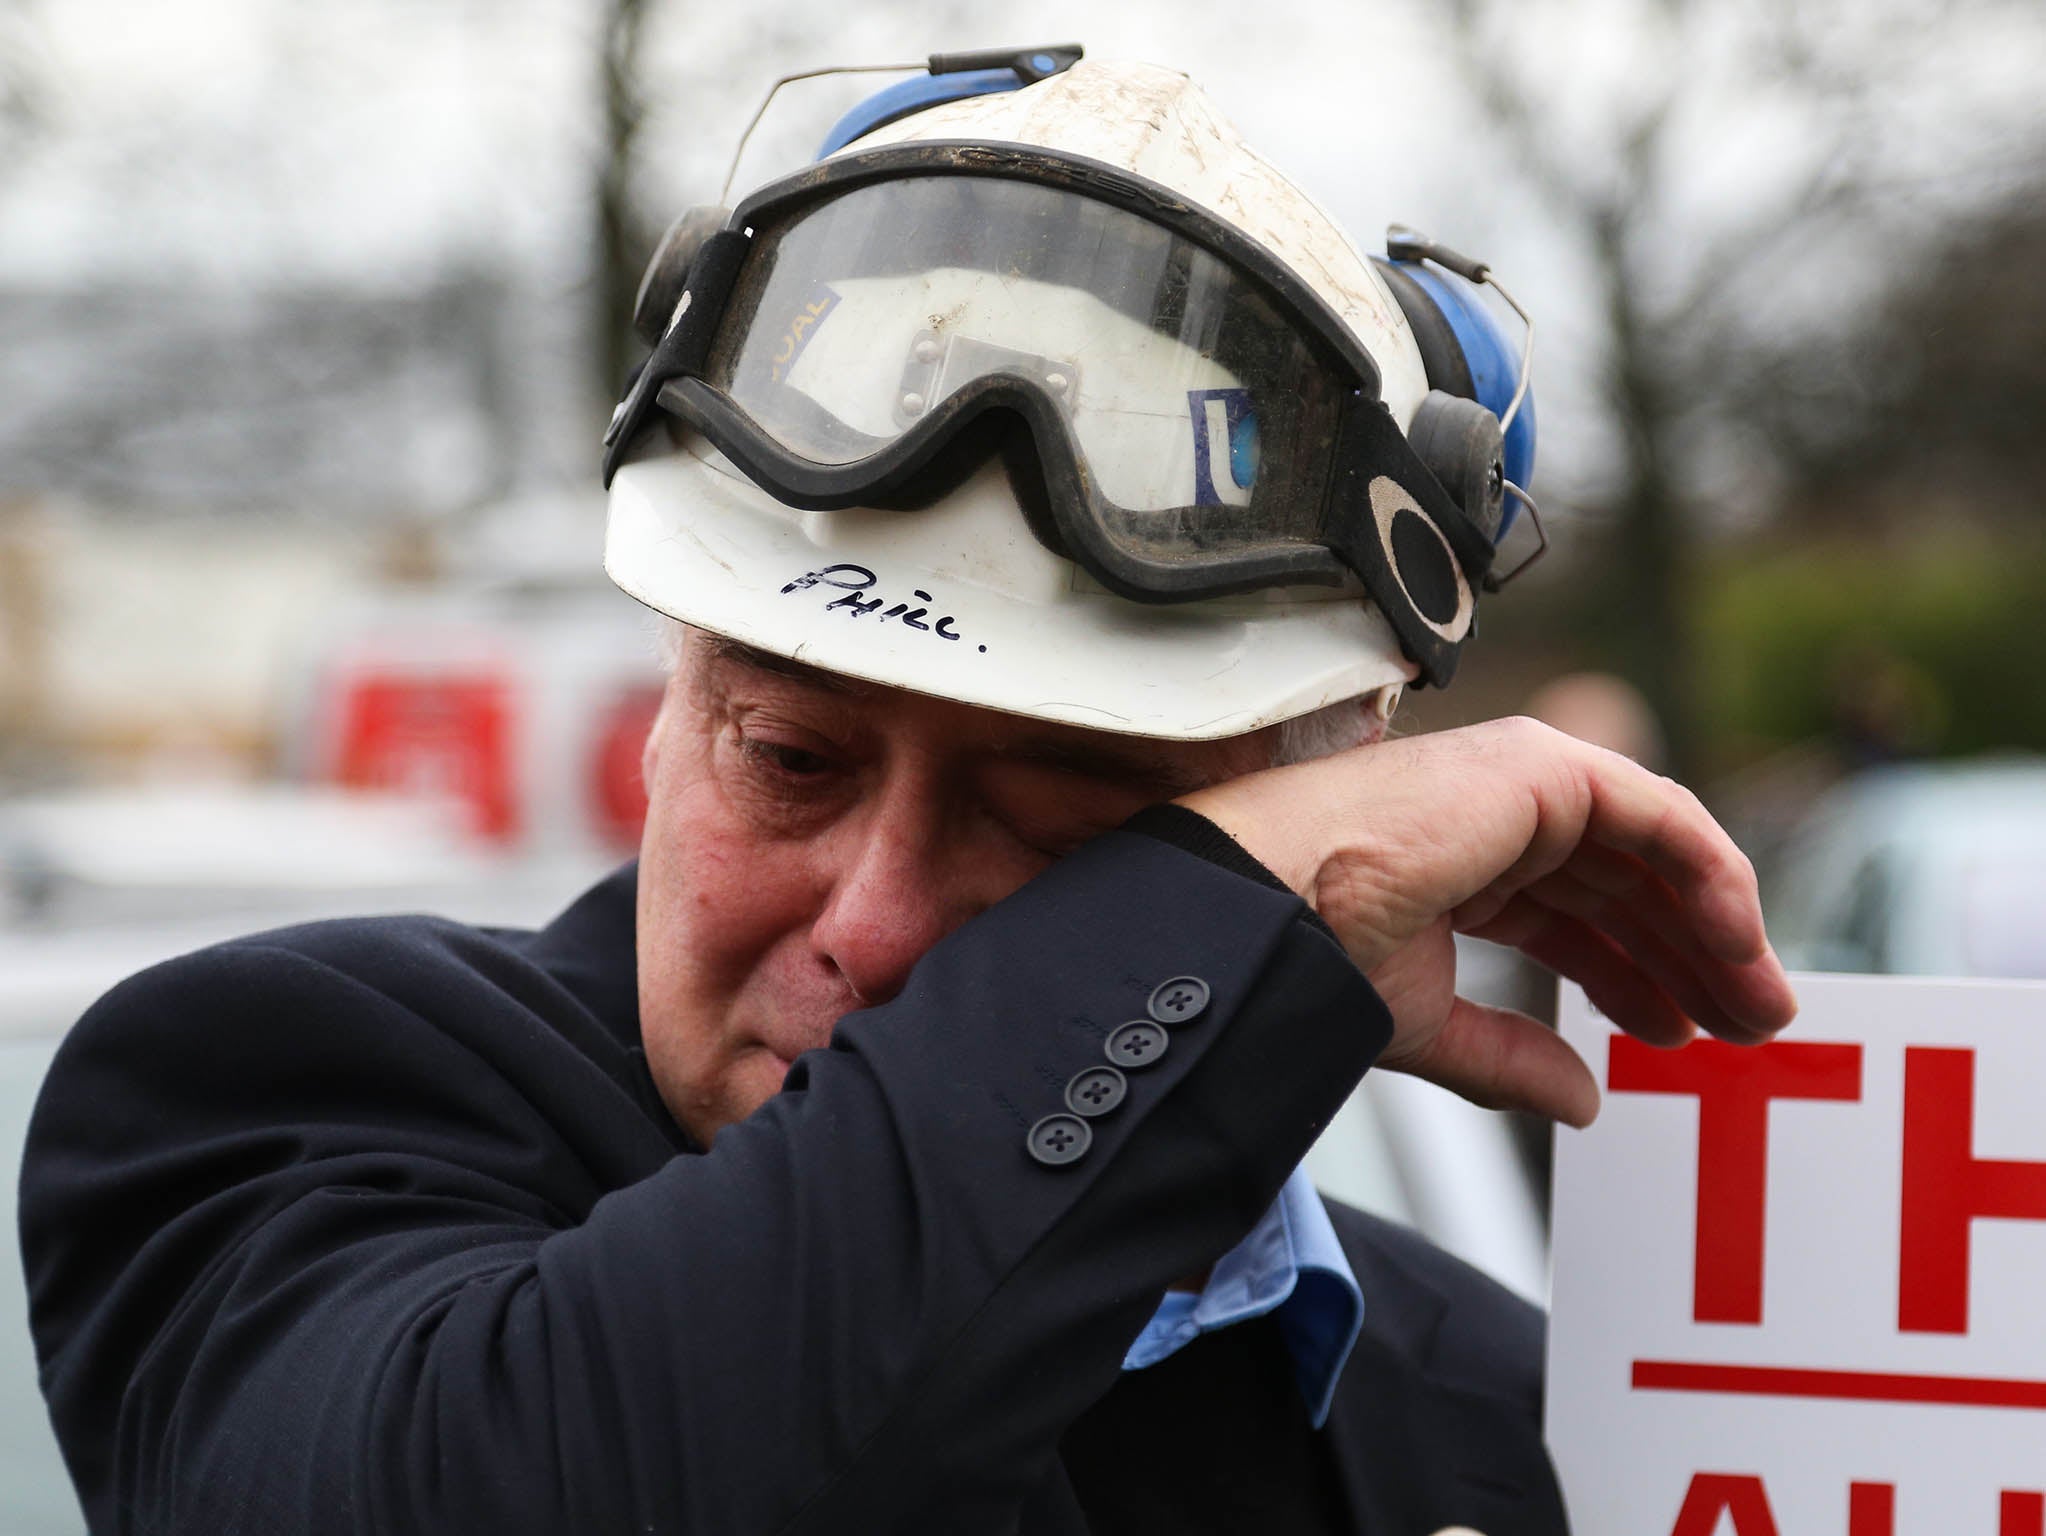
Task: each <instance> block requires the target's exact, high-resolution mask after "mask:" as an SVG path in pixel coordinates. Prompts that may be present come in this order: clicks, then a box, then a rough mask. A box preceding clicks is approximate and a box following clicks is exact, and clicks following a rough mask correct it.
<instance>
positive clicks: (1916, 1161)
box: [1897, 1046, 2046, 1333]
mask: <svg viewBox="0 0 2046 1536" xmlns="http://www.w3.org/2000/svg"><path fill="white" fill-rule="evenodd" d="M1978 1216H2001V1217H2006V1218H2013V1219H2017V1220H2030V1221H2046V1163H2003V1162H1991V1161H1989V1160H1987V1159H1978V1158H1977V1157H1976V1156H1975V1053H1974V1052H1973V1051H1967V1050H1956V1049H1951V1048H1947V1047H1933V1046H1913V1047H1912V1048H1911V1049H1909V1050H1907V1051H1906V1052H1905V1053H1904V1200H1903V1211H1902V1217H1901V1220H1900V1221H1899V1222H1898V1235H1897V1243H1898V1248H1899V1250H1900V1252H1899V1259H1898V1265H1897V1326H1898V1327H1899V1328H1900V1329H1902V1330H1903V1331H1904V1332H1906V1333H1966V1332H1967V1331H1968V1224H1969V1222H1971V1221H1973V1220H1974V1219H1975V1218H1976V1217H1978Z"/></svg>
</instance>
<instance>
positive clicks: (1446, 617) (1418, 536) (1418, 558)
mask: <svg viewBox="0 0 2046 1536" xmlns="http://www.w3.org/2000/svg"><path fill="white" fill-rule="evenodd" d="M1371 515H1372V517H1373V518H1374V519H1375V520H1376V521H1377V524H1378V543H1379V547H1380V548H1381V549H1383V550H1384V551H1385V563H1386V566H1387V568H1388V569H1389V570H1390V571H1391V572H1392V579H1393V580H1394V581H1396V582H1398V583H1399V588H1400V592H1401V594H1402V595H1403V596H1405V598H1406V600H1407V603H1408V605H1409V606H1410V607H1411V608H1412V609H1413V610H1414V616H1415V617H1416V618H1418V619H1419V620H1420V621H1421V622H1422V623H1423V624H1425V625H1427V626H1428V628H1429V629H1431V630H1433V631H1434V632H1435V633H1436V634H1437V635H1440V636H1441V637H1442V638H1443V639H1444V640H1447V641H1448V642H1449V643H1450V644H1452V645H1455V644H1457V643H1458V642H1459V641H1461V640H1462V639H1463V637H1464V635H1465V634H1466V633H1468V632H1469V630H1470V627H1471V612H1472V610H1473V609H1474V608H1475V607H1476V601H1475V599H1474V598H1473V597H1472V595H1471V584H1470V582H1468V581H1467V580H1465V579H1464V574H1463V567H1462V566H1461V565H1459V564H1458V563H1457V559H1456V552H1455V551H1454V550H1452V549H1451V548H1450V547H1449V540H1447V539H1445V538H1444V537H1443V536H1442V530H1441V529H1440V528H1437V527H1436V526H1435V524H1434V521H1433V520H1432V519H1431V518H1430V517H1429V516H1428V514H1427V513H1425V512H1423V511H1422V510H1421V508H1420V504H1419V503H1418V502H1416V501H1415V500H1414V498H1413V497H1412V496H1411V495H1410V494H1408V492H1407V490H1406V489H1405V487H1403V486H1402V485H1400V483H1399V482H1398V481H1396V480H1393V479H1391V478H1390V477H1388V476H1386V475H1380V476H1378V477H1377V478H1376V479H1374V480H1373V481H1372V482H1371Z"/></svg>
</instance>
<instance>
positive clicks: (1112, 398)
mask: <svg viewBox="0 0 2046 1536" xmlns="http://www.w3.org/2000/svg"><path fill="white" fill-rule="evenodd" d="M1077 54H1078V50H1077V49H1073V50H1071V51H1070V54H1061V55H1060V56H1059V57H1058V58H1056V59H1053V58H1051V57H1049V56H1047V54H1046V52H1045V51H1042V50H1039V51H1035V52H1031V51H1026V53H1025V54H1023V55H1018V56H1016V58H1015V59H1014V60H1012V61H1011V62H1010V67H1009V68H1007V69H1003V70H986V71H981V72H980V75H981V77H983V78H988V79H991V81H992V83H993V84H994V85H995V86H998V87H999V88H1000V89H1001V93H1000V94H979V95H972V96H968V97H966V98H965V99H959V100H953V101H949V102H945V103H942V104H938V105H929V104H928V102H929V100H930V96H931V94H933V93H934V91H933V85H932V83H933V82H938V83H939V85H938V87H937V90H939V91H948V92H950V93H952V94H958V91H959V89H960V86H961V79H960V77H959V76H958V75H957V74H956V72H947V73H952V78H951V79H949V80H948V79H947V77H946V73H941V72H939V70H938V68H937V64H938V61H935V60H934V61H933V63H934V72H933V74H932V75H931V76H930V77H927V78H926V79H922V80H919V81H917V82H909V83H908V86H909V90H908V99H909V105H910V107H911V109H912V110H910V112H909V114H908V115H906V116H900V117H895V114H896V113H897V112H899V111H900V110H901V108H902V102H903V99H904V88H903V87H897V88H896V89H895V91H894V93H893V94H892V96H891V94H890V93H883V96H882V97H879V98H876V99H875V101H874V102H873V103H870V104H869V105H868V107H867V108H865V109H864V110H863V112H856V113H855V114H854V117H853V120H852V122H851V125H850V128H849V129H848V128H847V127H846V125H842V127H841V132H840V134H839V135H837V136H836V137H837V138H838V139H841V140H842V139H845V138H847V137H848V135H849V134H856V135H857V136H853V137H850V142H847V143H843V144H842V145H841V144H839V143H836V142H835V143H833V144H828V145H827V150H830V151H835V152H831V153H828V154H827V155H826V157H825V158H823V159H822V160H821V161H820V162H819V163H818V164H816V165H814V166H811V167H809V168H807V169H805V170H804V171H802V172H800V173H798V174H796V175H794V176H791V177H788V178H785V179H783V180H781V181H778V182H775V183H773V184H771V185H769V186H767V187H765V188H763V189H762V190H760V191H758V192H756V193H754V194H753V195H752V196H751V197H749V198H747V199H745V200H744V201H743V202H742V203H741V204H740V205H739V207H738V209H737V210H736V211H735V212H733V213H732V214H730V215H729V216H725V217H722V218H721V219H706V218H705V217H704V215H703V214H702V213H701V212H699V213H697V214H695V215H692V216H690V217H688V218H685V220H683V221H681V222H680V223H678V225H677V228H676V230H674V231H671V235H670V240H669V242H668V244H667V246H666V248H665V249H664V251H663V253H662V254H661V255H660V256H658V257H657V258H656V261H655V265H654V268H653V269H652V270H650V272H649V276H648V282H647V284H646V285H645V286H644V287H643V289H642V303H641V312H642V316H643V317H644V316H646V315H647V314H649V313H651V314H652V316H653V318H654V321H655V326H654V327H650V328H649V330H650V331H651V333H652V334H651V335H650V338H649V339H653V337H654V336H657V337H658V340H657V341H656V344H655V348H654V353H653V355H652V357H650V358H649V359H648V362H647V365H646V366H645V368H644V369H643V370H642V371H641V373H640V375H639V377H638V379H637V380H636V381H635V383H634V386H633V388H632V390H631V392H630V393H629V394H628V396H627V397H626V400H625V401H624V403H623V404H621V405H620V407H619V409H618V411H617V413H616V415H615V416H614V418H613V421H612V428H611V432H610V434H609V435H608V436H607V438H606V442H607V444H608V445H609V451H608V453H607V457H606V466H605V467H606V476H607V482H608V483H609V485H610V487H611V506H610V530H609V537H608V544H607V549H606V556H605V564H606V567H607V568H608V570H609V571H610V574H611V576H612V579H613V580H615V581H616V582H617V583H618V584H619V586H621V587H623V588H624V589H625V590H626V591H627V592H629V593H631V594H632V595H633V596H634V597H637V598H638V599H640V600H641V601H642V602H644V603H646V604H648V605H649V606H651V607H653V608H655V609H658V610H659V611H660V612H662V613H666V614H669V615H672V616H673V617H675V618H678V619H681V620H684V621H686V622H687V623H690V624H692V625H696V626H698V627H700V628H703V629H707V630H710V631H713V632H715V633H718V634H721V635H726V636H729V637H731V638H733V639H736V640H739V641H742V642H744V643H745V644H748V645H751V646H755V647H758V648H760V649H763V650H766V651H770V652H773V653H776V654H779V655H783V656H788V657H792V658H796V659H799V660H802V661H806V662H810V663H813V664H815V665H817V666H820V667H823V668H826V669H828V670H830V671H833V672H838V673H843V674H846V675H848V676H852V677H858V678H864V679H868V680H871V681H874V682H879V683H885V684H888V685H891V686H895V687H901V688H908V689H913V690H916V691H919V692H923V693H929V694H935V695H938V696H941V697H944V698H949V699H955V700H958V701H961V702H963V703H968V704H975V705H981V706H985V707H988V708H993V709H999V710H1004V711H1008V712H1011V713H1014V714H1020V715H1029V716H1034V717H1037V718H1041V719H1046V720H1056V721H1062V722H1065V723H1069V724H1074V725H1081V726H1087V727H1092V728H1095V729H1101V730H1110V731H1120V732H1127V733H1130V734H1133V735H1140V736H1152V737H1166V738H1174V739H1181V740H1197V739H1205V738H1210V737H1220V736H1231V735H1236V734H1239V733H1241V732H1245V731H1251V730H1255V729H1257V728H1259V727H1261V726H1264V725H1269V724H1272V723H1274V722H1276V721H1280V720H1284V719H1287V718H1290V717H1292V716H1295V715H1300V714H1304V713H1306V712H1308V711H1310V710H1313V709H1316V708H1319V707H1320V706H1322V705H1325V704H1329V703H1332V702H1334V701H1336V700H1339V699H1343V698H1348V697H1352V696H1355V695H1358V694H1362V693H1366V692H1369V691H1371V690H1374V689H1379V688H1386V687H1399V686H1403V685H1405V684H1407V683H1409V682H1411V681H1414V680H1416V679H1417V678H1418V679H1421V680H1424V681H1429V682H1434V683H1437V684H1440V683H1444V682H1447V681H1448V679H1449V676H1450V674H1451V672H1452V671H1453V670H1454V667H1455V664H1456V659H1457V655H1458V653H1459V651H1460V649H1461V647H1462V645H1463V642H1464V641H1465V639H1466V638H1467V636H1468V635H1469V633H1470V629H1471V621H1472V616H1473V612H1474V608H1475V597H1476V593H1477V591H1478V590H1480V589H1481V588H1482V587H1483V585H1484V584H1485V582H1486V579H1487V577H1488V576H1489V575H1490V574H1491V570H1492V564H1493V551H1494V547H1495V544H1496V542H1497V540H1498V538H1499V536H1500V534H1501V532H1502V530H1503V527H1504V524H1505V523H1506V521H1507V520H1508V519H1507V518H1506V516H1505V493H1506V490H1507V489H1508V488H1509V487H1508V483H1507V482H1508V475H1507V465H1508V460H1509V459H1514V458H1516V457H1517V459H1518V460H1519V461H1521V462H1519V463H1516V464H1515V465H1514V467H1515V468H1516V469H1519V470H1520V476H1519V477H1520V478H1521V479H1523V480H1524V478H1525V467H1524V465H1525V462H1526V461H1529V460H1531V455H1532V447H1533V443H1532V433H1533V422H1532V412H1531V410H1528V409H1527V408H1526V407H1525V406H1524V405H1521V404H1520V396H1521V395H1523V394H1524V388H1517V387H1516V386H1517V385H1518V384H1519V383H1520V381H1521V379H1522V377H1523V374H1524V367H1523V366H1521V365H1517V364H1515V362H1514V361H1513V360H1512V359H1511V357H1510V356H1509V355H1508V354H1507V353H1506V351H1505V348H1504V342H1503V338H1501V336H1500V333H1499V331H1498V329H1497V327H1496V325H1493V324H1492V322H1491V321H1490V318H1489V316H1488V315H1487V314H1486V312H1485V311H1484V310H1483V308H1482V306H1481V305H1478V304H1476V303H1475V302H1474V299H1475V289H1474V288H1472V287H1470V286H1469V285H1468V284H1467V283H1464V282H1462V281H1460V280H1459V279H1456V278H1451V277H1446V276H1444V275H1443V274H1442V273H1440V272H1437V271H1435V270H1433V269H1432V268H1429V267H1424V266H1423V265H1422V258H1424V257H1429V258H1434V259H1435V261H1436V262H1437V263H1439V264H1440V263H1446V264H1449V265H1450V266H1451V268H1452V270H1458V271H1463V272H1464V273H1465V274H1466V275H1467V276H1469V277H1472V278H1475V279H1477V280H1478V281H1483V280H1485V277H1486V273H1485V270H1484V269H1483V268H1482V267H1480V266H1478V265H1477V264H1475V263H1469V262H1466V261H1464V260H1463V259H1462V258H1458V257H1455V256H1454V253H1450V252H1445V251H1442V250H1440V249H1439V248H1437V247H1433V246H1429V245H1427V244H1426V243H1425V242H1421V241H1419V240H1418V238H1416V239H1414V240H1412V241H1409V242H1408V243H1407V247H1406V248H1405V249H1404V250H1402V249H1398V248H1396V249H1395V252H1394V254H1395V255H1396V256H1404V257H1406V258H1407V259H1406V260H1404V261H1402V262H1400V263H1398V264H1391V263H1381V264H1379V265H1376V266H1374V265H1373V264H1371V263H1367V262H1366V261H1365V260H1363V259H1362V258H1361V257H1360V256H1359V255H1358V254H1357V252H1356V250H1355V248H1354V247H1353V246H1352V245H1351V244H1350V242H1349V241H1348V240H1347V239H1346V238H1345V237H1344V235H1343V233H1342V232H1341V231H1340V230H1339V229H1338V228H1337V227H1336V226H1335V224H1334V223H1333V222H1331V221H1330V219H1329V218H1328V216H1327V215H1326V214H1324V213H1323V212H1322V211H1321V210H1320V209H1319V208H1318V207H1317V206H1316V205H1315V204H1314V203H1313V202H1312V201H1311V200H1310V199H1308V198H1307V197H1306V196H1305V195H1304V194H1303V193H1302V192H1300V191H1299V189H1297V188H1296V187H1294V186H1293V185H1292V184H1291V183H1290V182H1288V181H1287V180H1286V179H1285V178H1284V177H1282V176H1281V175H1280V174H1279V173H1278V172H1277V171H1276V170H1274V169H1273V168H1272V167H1271V166H1270V165H1269V164H1267V163H1266V162H1265V161H1264V160H1263V159H1262V158H1260V157H1259V156H1258V155H1257V154H1256V153H1255V152H1254V151H1253V150H1251V149H1250V148H1249V146H1247V145H1246V144H1244V143H1243V141H1242V139H1241V138H1240V137H1239V136H1238V135H1237V133H1236V131H1235V129H1234V128H1232V127H1231V126H1230V125H1229V124H1228V123H1227V122H1226V121H1224V120H1223V119H1222V118H1221V117H1220V116H1219V115H1218V114H1217V113H1216V112H1215V110H1214V109H1213V107H1212V106H1211V105H1210V104H1209V103H1208V100H1207V98H1206V97H1205V96H1203V95H1202V94H1201V92H1200V91H1199V90H1198V89H1197V88H1196V87H1195V86H1194V85H1193V84H1192V83H1191V82H1190V81H1189V80H1187V78H1186V77H1185V76H1183V75H1180V74H1177V73H1174V72H1172V71H1169V70H1164V69H1159V68H1155V67H1151V66H1145V65H1103V64H1096V63H1084V62H1083V63H1073V64H1071V67H1069V68H1068V67H1064V66H1065V65H1066V64H1067V63H1069V61H1070V59H1071V58H1074V57H1077ZM1038 75H1042V76H1043V78H1036V77H1037V76H1038ZM1024 79H1030V80H1031V81H1032V82H1033V83H1029V84H1027V85H1021V81H1022V80H1024ZM1019 85H1021V88H1017V87H1018V86H1019ZM983 88H986V87H983ZM918 89H922V90H923V92H924V95H923V96H922V99H921V100H918V99H917V91H918ZM891 118H894V120H889V119H891ZM877 123H878V126H876V124H877ZM861 130H865V131H861ZM719 224H721V226H722V227H718V226H719ZM1459 263H1460V265H1458V264H1459ZM1410 316H1413V317H1415V318H1413V319H1410V318H1409V317H1410ZM1508 395H1511V396H1512V397H1513V399H1512V401H1511V402H1510V404H1509V402H1508V401H1507V399H1506V398H1505V397H1506V396H1508ZM1516 407H1517V408H1518V409H1517V411H1516V409H1515V408H1516ZM1502 414H1504V415H1506V416H1507V417H1508V418H1509V423H1510V425H1511V427H1512V430H1513V433H1514V437H1512V438H1508V437H1507V436H1506V435H1505V434H1504V433H1503V432H1502V428H1501V421H1500V417H1501V415H1502ZM1516 414H1517V416H1518V419H1517V420H1514V419H1512V418H1513V417H1515V416H1516Z"/></svg>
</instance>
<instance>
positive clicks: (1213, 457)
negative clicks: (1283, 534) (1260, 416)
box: [1186, 388, 1258, 507]
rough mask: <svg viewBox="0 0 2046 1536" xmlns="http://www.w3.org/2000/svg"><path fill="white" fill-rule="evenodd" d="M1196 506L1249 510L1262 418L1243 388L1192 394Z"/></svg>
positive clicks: (1188, 399)
mask: <svg viewBox="0 0 2046 1536" xmlns="http://www.w3.org/2000/svg"><path fill="white" fill-rule="evenodd" d="M1186 403H1187V414H1188V415H1189V416H1191V417H1192V418H1193V467H1194V505H1195V506H1197V507H1247V506H1249V505H1250V491H1251V487H1252V486H1254V485H1255V484H1256V483H1257V454H1258V441H1257V412H1256V411H1254V410H1252V409H1251V405H1250V391H1249V390H1247V389H1242V388H1229V389H1190V390H1188V391H1187V392H1186Z"/></svg>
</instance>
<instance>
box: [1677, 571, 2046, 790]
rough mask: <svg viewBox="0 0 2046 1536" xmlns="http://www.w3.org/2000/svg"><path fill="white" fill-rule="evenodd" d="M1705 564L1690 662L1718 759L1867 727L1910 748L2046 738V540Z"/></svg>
mask: <svg viewBox="0 0 2046 1536" xmlns="http://www.w3.org/2000/svg"><path fill="white" fill-rule="evenodd" d="M1700 576H1701V580H1700V582H1699V585H1698V588H1697V590H1696V603H1695V608H1694V623H1695V628H1694V630H1693V633H1694V636H1695V649H1694V651H1693V659H1694V662H1695V664H1696V669H1695V673H1694V676H1695V678H1696V684H1697V687H1698V689H1699V693H1698V700H1699V703H1700V705H1701V714H1702V716H1703V723H1704V724H1705V725H1706V727H1707V733H1708V739H1710V740H1713V741H1714V742H1715V743H1716V746H1717V750H1715V751H1714V753H1713V755H1714V756H1715V757H1719V758H1720V759H1721V761H1722V762H1726V763H1731V762H1738V761H1740V760H1743V759H1752V758H1753V757H1755V756H1759V755H1761V754H1764V753H1767V752H1769V751H1771V750H1773V749H1775V748H1779V747H1783V746H1788V745H1790V744H1792V743H1795V742H1799V741H1804V740H1809V739H1811V738H1813V737H1825V736H1830V737H1833V738H1835V739H1841V738H1844V737H1846V736H1848V735H1850V734H1852V733H1853V732H1855V731H1856V730H1859V729H1866V730H1870V731H1874V732H1877V733H1880V732H1882V731H1883V730H1885V729H1888V730H1890V731H1893V732H1894V733H1895V734H1896V736H1897V741H1896V745H1897V746H1898V747H1899V748H1900V749H1901V750H1903V751H1906V752H1910V753H1918V752H1926V753H1931V754H1935V755H1941V756H1946V755H1963V754H1968V753H1974V752H1982V751H1989V750H1995V749H1998V748H2029V749H2032V750H2046V547H2039V546H2037V545H2031V546H2029V547H2020V548H2013V547H2012V543H2011V541H2009V540H2007V539H2005V540H1999V539H1994V538H1991V537H1988V536H1986V535H1980V534H1968V533H1964V532H1956V533H1954V534H1952V535H1950V536H1949V535H1941V536H1923V537H1920V538H1918V539H1915V540H1913V541H1911V542H1909V543H1903V544H1900V543H1898V542H1894V541H1890V540H1885V541H1883V542H1880V543H1878V544H1875V545H1873V546H1859V545H1856V544H1853V543H1849V542H1846V541H1844V540H1828V541H1827V542H1825V543H1823V544H1803V545H1799V546H1796V547H1786V548H1779V549H1776V550H1774V551H1767V552H1764V551H1758V550H1757V549H1756V548H1755V547H1754V546H1752V545H1749V546H1747V547H1745V548H1743V549H1740V550H1738V551H1733V550H1728V551H1725V552H1723V553H1717V554H1714V555H1712V556H1710V557H1708V559H1707V560H1706V561H1705V563H1704V566H1703V568H1702V569H1701V572H1700Z"/></svg>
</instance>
